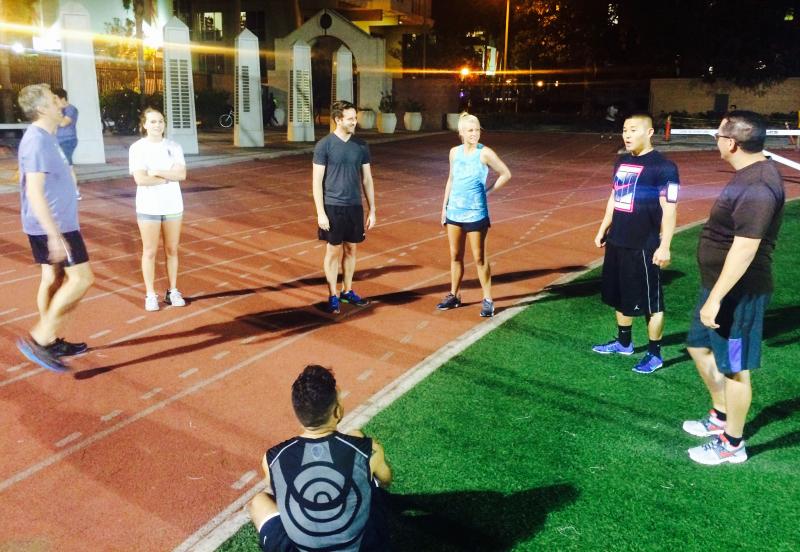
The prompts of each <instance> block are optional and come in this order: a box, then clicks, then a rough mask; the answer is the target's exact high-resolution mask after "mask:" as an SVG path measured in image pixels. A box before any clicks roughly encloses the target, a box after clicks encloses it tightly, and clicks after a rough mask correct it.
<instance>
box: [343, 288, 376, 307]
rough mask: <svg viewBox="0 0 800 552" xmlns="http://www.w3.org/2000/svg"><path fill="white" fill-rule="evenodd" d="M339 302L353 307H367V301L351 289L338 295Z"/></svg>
mask: <svg viewBox="0 0 800 552" xmlns="http://www.w3.org/2000/svg"><path fill="white" fill-rule="evenodd" d="M339 300H340V301H341V302H342V303H350V304H351V305H355V306H357V307H366V306H367V305H369V299H364V298H363V297H361V296H360V295H358V293H356V292H355V291H353V290H352V289H351V290H350V291H348V292H347V293H345V292H344V291H343V292H342V293H341V294H340V295H339Z"/></svg>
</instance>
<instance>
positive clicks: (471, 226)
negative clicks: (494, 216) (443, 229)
mask: <svg viewBox="0 0 800 552" xmlns="http://www.w3.org/2000/svg"><path fill="white" fill-rule="evenodd" d="M445 222H446V223H447V224H452V225H453V226H459V227H461V230H463V231H464V232H467V233H469V232H483V231H484V230H487V229H489V228H491V226H492V223H491V222H489V217H485V218H482V219H481V220H476V221H475V222H456V221H454V220H450V219H449V218H446V219H445Z"/></svg>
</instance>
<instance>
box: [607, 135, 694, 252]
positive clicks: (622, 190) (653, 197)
mask: <svg viewBox="0 0 800 552" xmlns="http://www.w3.org/2000/svg"><path fill="white" fill-rule="evenodd" d="M679 183H680V180H679V179H678V167H677V166H675V163H673V162H672V161H670V160H669V159H667V158H666V157H664V156H663V155H661V154H660V153H659V152H657V151H655V150H652V151H650V152H648V153H646V154H644V155H639V156H634V155H631V154H630V153H626V154H625V155H622V156H620V157H619V159H617V162H616V163H615V164H614V183H613V186H614V188H613V189H614V216H613V218H612V219H611V229H610V230H609V232H608V238H607V239H608V243H610V244H612V245H616V246H617V247H627V248H628V249H656V248H657V247H658V244H659V241H660V237H659V236H660V233H661V215H662V213H661V203H660V202H659V198H660V197H661V196H663V195H666V192H667V187H668V185H669V184H672V185H674V186H676V187H677V186H678V185H679Z"/></svg>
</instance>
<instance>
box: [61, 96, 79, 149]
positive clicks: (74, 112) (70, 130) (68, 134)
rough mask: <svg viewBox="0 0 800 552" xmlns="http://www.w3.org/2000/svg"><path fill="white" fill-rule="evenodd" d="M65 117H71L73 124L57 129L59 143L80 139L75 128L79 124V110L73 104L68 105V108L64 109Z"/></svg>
mask: <svg viewBox="0 0 800 552" xmlns="http://www.w3.org/2000/svg"><path fill="white" fill-rule="evenodd" d="M63 113H64V117H69V118H70V119H72V122H71V123H70V124H68V125H67V126H63V127H62V126H60V127H58V128H57V129H56V138H58V141H59V142H67V141H69V140H77V139H78V131H77V130H76V128H75V125H76V124H77V122H78V108H77V107H75V106H74V105H72V104H68V105H67V107H65V108H64V109H63Z"/></svg>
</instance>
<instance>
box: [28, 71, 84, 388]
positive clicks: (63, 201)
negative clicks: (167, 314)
mask: <svg viewBox="0 0 800 552" xmlns="http://www.w3.org/2000/svg"><path fill="white" fill-rule="evenodd" d="M17 103H18V104H19V106H20V108H21V109H22V112H23V113H24V114H25V117H26V118H27V119H28V120H30V121H31V125H30V126H29V127H28V129H27V130H26V131H25V134H24V135H23V136H22V140H21V141H20V144H19V154H18V155H19V175H20V181H19V184H20V203H21V207H22V208H21V216H22V230H23V231H24V232H25V234H27V235H28V241H29V242H30V245H31V250H32V252H33V259H34V261H35V262H36V263H38V264H39V265H41V267H42V279H41V282H40V283H39V289H38V291H37V294H36V305H37V307H38V309H39V321H38V322H37V323H36V325H34V327H33V328H32V329H31V331H30V335H29V336H26V337H22V338H20V339H19V340H18V341H17V347H18V348H19V350H20V352H22V354H23V355H25V357H27V358H28V360H30V361H32V362H35V363H36V364H38V365H39V366H41V367H42V368H46V369H48V370H52V371H55V372H63V371H66V370H67V365H66V364H64V363H63V361H62V360H61V358H62V357H65V356H71V355H76V354H80V353H82V352H84V351H86V349H87V346H86V343H70V342H69V341H66V340H65V339H63V338H59V337H58V332H59V331H60V330H62V329H63V326H64V322H65V318H66V316H67V315H68V314H69V313H70V312H72V311H73V310H74V309H75V307H76V306H77V305H78V302H79V301H80V300H81V298H83V296H84V295H85V294H86V291H87V290H88V289H89V287H91V285H92V283H93V282H94V275H93V273H92V269H91V267H90V266H89V254H88V253H87V252H86V244H85V243H84V241H83V237H82V236H81V232H80V225H79V224H78V199H77V197H76V196H75V188H74V181H73V177H72V172H71V171H70V166H69V163H68V162H67V159H66V157H65V155H64V152H63V151H62V149H61V148H60V147H59V145H58V141H57V139H56V136H55V134H56V129H57V128H58V125H59V124H60V123H61V121H62V120H63V113H62V110H61V109H62V108H61V102H60V101H59V98H58V96H56V95H55V94H53V93H52V92H51V91H50V87H49V86H48V85H46V84H33V85H30V86H26V87H25V88H23V89H22V90H20V92H19V96H18V99H17Z"/></svg>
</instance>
